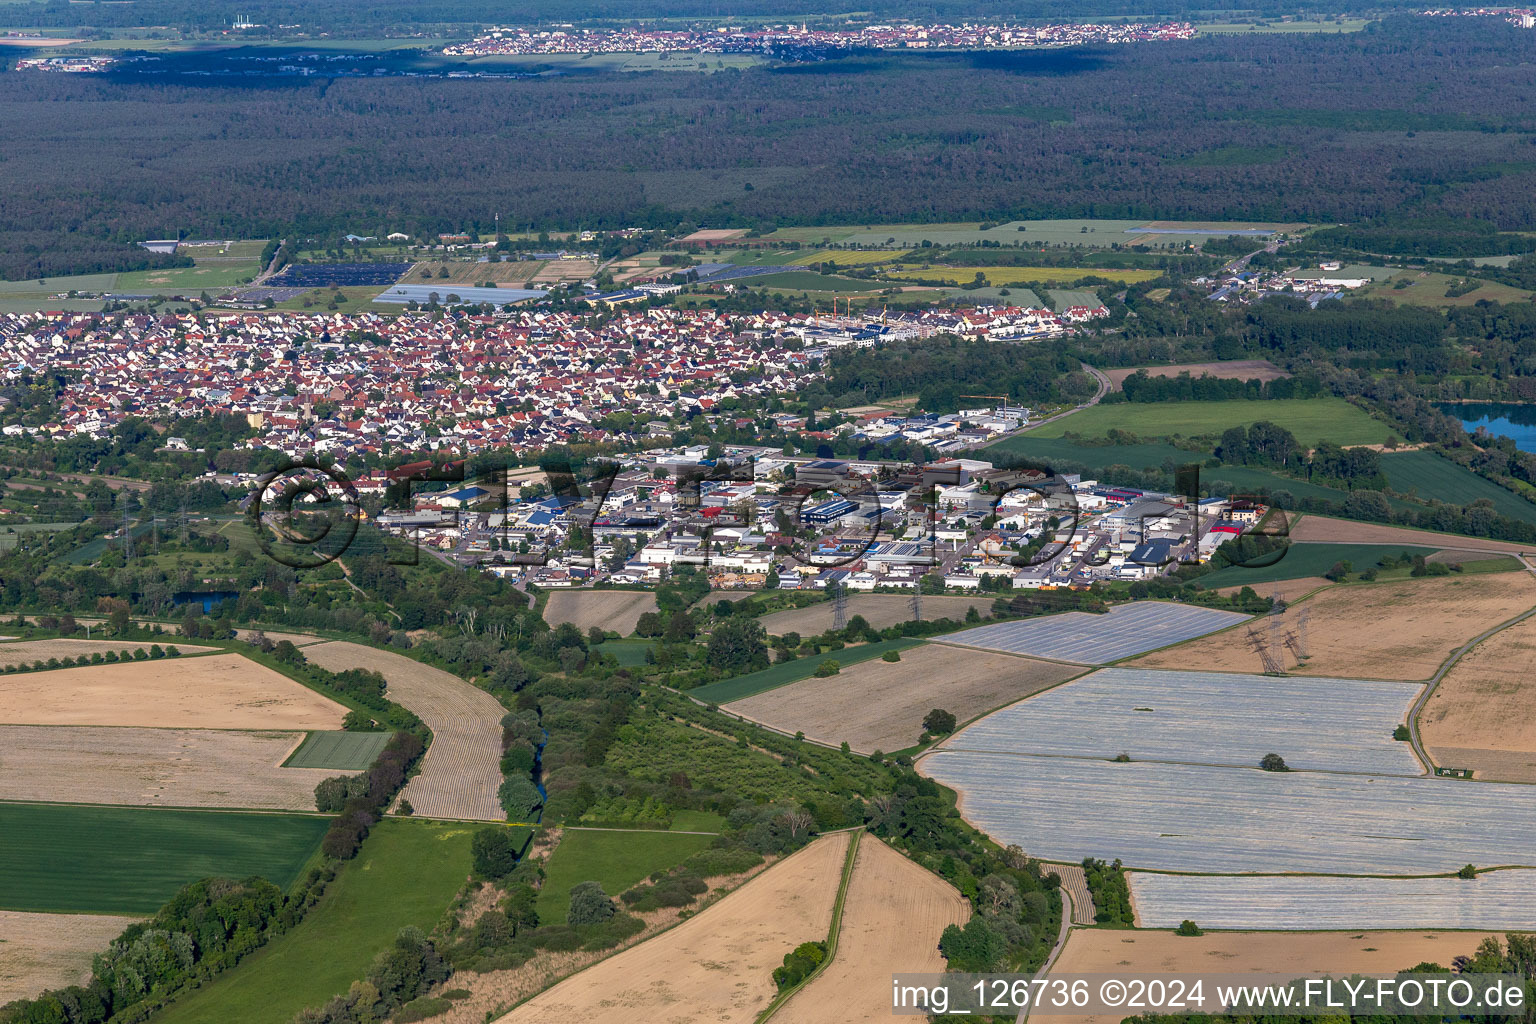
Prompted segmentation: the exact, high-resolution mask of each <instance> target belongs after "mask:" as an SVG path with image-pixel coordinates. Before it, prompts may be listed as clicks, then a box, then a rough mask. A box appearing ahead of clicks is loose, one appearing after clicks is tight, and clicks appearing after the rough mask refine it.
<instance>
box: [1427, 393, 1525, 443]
mask: <svg viewBox="0 0 1536 1024" xmlns="http://www.w3.org/2000/svg"><path fill="white" fill-rule="evenodd" d="M1435 408H1437V409H1439V410H1440V411H1441V412H1443V413H1446V414H1447V415H1450V416H1455V417H1456V418H1457V419H1459V420H1461V425H1462V426H1463V427H1465V428H1466V430H1467V433H1469V434H1470V433H1472V432H1473V431H1475V430H1477V428H1478V427H1487V428H1488V432H1489V433H1490V434H1499V435H1502V436H1504V437H1507V438H1510V439H1511V440H1513V441H1514V442H1515V447H1517V448H1519V449H1520V450H1521V451H1523V452H1536V405H1516V404H1514V403H1513V402H1467V403H1464V404H1454V403H1449V402H1447V403H1440V402H1437V403H1435Z"/></svg>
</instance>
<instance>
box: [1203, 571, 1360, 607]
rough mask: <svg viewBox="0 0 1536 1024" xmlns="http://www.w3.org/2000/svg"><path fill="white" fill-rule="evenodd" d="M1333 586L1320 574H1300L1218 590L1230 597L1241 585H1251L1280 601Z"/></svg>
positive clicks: (1242, 585)
mask: <svg viewBox="0 0 1536 1024" xmlns="http://www.w3.org/2000/svg"><path fill="white" fill-rule="evenodd" d="M1331 586H1333V581H1332V580H1330V579H1325V578H1323V577H1322V576H1302V577H1300V578H1299V579H1294V580H1276V581H1275V582H1273V583H1261V584H1258V585H1254V584H1251V583H1243V584H1238V585H1235V586H1230V587H1221V588H1220V590H1219V591H1218V592H1219V593H1220V594H1222V595H1223V596H1227V597H1230V596H1232V595H1233V594H1236V593H1238V592H1239V591H1240V590H1242V589H1243V587H1251V588H1252V589H1254V590H1256V591H1257V592H1258V593H1260V594H1261V595H1263V596H1264V597H1273V598H1277V599H1279V600H1281V601H1295V600H1298V599H1300V598H1303V597H1306V596H1307V595H1308V594H1310V593H1312V591H1314V590H1321V589H1322V588H1323V587H1331Z"/></svg>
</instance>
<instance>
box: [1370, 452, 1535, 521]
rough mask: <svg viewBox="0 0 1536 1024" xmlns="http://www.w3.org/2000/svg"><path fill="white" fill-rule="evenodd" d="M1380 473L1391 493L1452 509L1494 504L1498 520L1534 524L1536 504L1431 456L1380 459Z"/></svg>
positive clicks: (1401, 454) (1402, 454)
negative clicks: (1481, 501)
mask: <svg viewBox="0 0 1536 1024" xmlns="http://www.w3.org/2000/svg"><path fill="white" fill-rule="evenodd" d="M1381 469H1382V472H1384V473H1386V475H1387V482H1388V483H1389V484H1391V486H1392V489H1393V490H1394V491H1399V492H1401V493H1403V494H1409V493H1412V494H1415V495H1416V496H1417V497H1420V498H1432V499H1434V500H1435V501H1444V502H1447V503H1449V504H1451V505H1458V506H1459V505H1470V504H1472V503H1473V502H1474V501H1477V500H1478V499H1480V498H1487V499H1488V500H1490V501H1492V502H1493V508H1494V511H1496V512H1498V513H1499V515H1501V516H1508V517H1509V518H1511V519H1519V520H1521V521H1522V522H1527V523H1536V503H1532V502H1529V501H1526V500H1525V499H1524V498H1522V497H1520V496H1519V495H1518V494H1515V493H1513V492H1511V491H1507V490H1505V489H1504V488H1502V487H1500V486H1499V485H1498V484H1496V483H1494V482H1493V481H1492V480H1484V479H1483V478H1482V477H1480V476H1478V475H1477V474H1476V473H1474V472H1472V471H1471V470H1470V469H1466V468H1464V467H1462V466H1458V465H1457V464H1456V463H1454V462H1452V461H1451V460H1450V459H1447V458H1445V457H1444V456H1442V455H1436V454H1435V453H1434V452H1426V451H1417V452H1397V453H1393V454H1387V455H1383V456H1382V457H1381Z"/></svg>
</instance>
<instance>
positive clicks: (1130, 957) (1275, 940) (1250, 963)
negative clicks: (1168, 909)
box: [1050, 928, 1502, 1024]
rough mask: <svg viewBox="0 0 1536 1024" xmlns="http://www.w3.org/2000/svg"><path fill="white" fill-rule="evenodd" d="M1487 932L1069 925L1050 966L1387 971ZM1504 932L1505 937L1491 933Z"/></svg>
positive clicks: (1126, 971)
mask: <svg viewBox="0 0 1536 1024" xmlns="http://www.w3.org/2000/svg"><path fill="white" fill-rule="evenodd" d="M1489 934H1490V933H1488V932H1454V931H1441V932H1434V931H1398V932H1208V933H1206V934H1205V935H1175V934H1174V933H1173V932H1171V931H1120V930H1114V929H1098V928H1091V929H1084V928H1078V929H1074V930H1073V932H1072V934H1071V936H1070V937H1069V938H1068V939H1067V947H1066V949H1064V950H1062V952H1061V957H1060V959H1058V960H1057V961H1056V963H1055V964H1054V965H1052V967H1051V976H1052V977H1065V976H1070V975H1077V974H1112V975H1115V976H1117V977H1125V976H1128V975H1133V974H1164V975H1166V974H1177V975H1183V976H1185V977H1188V976H1189V975H1191V974H1195V973H1207V974H1237V973H1247V972H1250V971H1252V972H1257V973H1264V974H1290V973H1295V974H1296V975H1297V976H1301V975H1304V974H1309V973H1323V972H1327V973H1328V974H1331V975H1333V976H1334V977H1340V976H1344V975H1349V974H1352V973H1356V972H1358V973H1361V974H1390V973H1394V972H1396V971H1401V970H1404V969H1406V968H1409V967H1413V966H1415V965H1417V964H1420V963H1424V962H1426V961H1427V962H1429V963H1437V964H1440V965H1441V966H1442V967H1444V968H1445V969H1446V970H1449V969H1450V965H1451V960H1452V958H1453V957H1457V956H1463V955H1464V956H1471V955H1472V954H1473V953H1474V952H1476V950H1477V944H1478V943H1480V942H1482V941H1483V939H1484V938H1486V937H1488V935H1489ZM1495 937H1497V938H1502V936H1495ZM1124 1016H1125V1014H1123V1013H1114V1014H1099V1015H1091V1014H1085V1015H1083V1016H1058V1015H1052V1016H1051V1018H1050V1020H1051V1021H1052V1024H1120V1020H1121V1019H1122V1018H1123V1017H1124Z"/></svg>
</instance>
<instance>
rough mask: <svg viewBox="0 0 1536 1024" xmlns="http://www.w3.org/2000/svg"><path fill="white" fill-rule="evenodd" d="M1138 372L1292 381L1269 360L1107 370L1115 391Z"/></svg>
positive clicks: (1152, 374) (1237, 360)
mask: <svg viewBox="0 0 1536 1024" xmlns="http://www.w3.org/2000/svg"><path fill="white" fill-rule="evenodd" d="M1137 370H1146V371H1147V376H1149V377H1177V376H1178V375H1179V374H1181V373H1187V374H1189V375H1190V376H1191V377H1197V378H1198V377H1220V378H1223V379H1227V380H1265V381H1268V380H1278V379H1280V378H1281V377H1289V376H1290V374H1289V373H1286V372H1285V371H1284V370H1282V369H1280V367H1278V366H1276V365H1275V364H1274V363H1272V362H1270V361H1269V360H1268V359H1229V360H1225V361H1223V362H1216V363H1176V364H1174V365H1172V366H1124V367H1121V368H1120V369H1118V370H1105V371H1104V376H1106V377H1108V378H1109V382H1110V385H1111V387H1112V389H1113V390H1115V391H1119V390H1121V387H1120V385H1121V384H1122V383H1124V381H1125V378H1127V377H1129V376H1130V375H1131V374H1133V373H1135V372H1136V371H1137Z"/></svg>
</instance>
